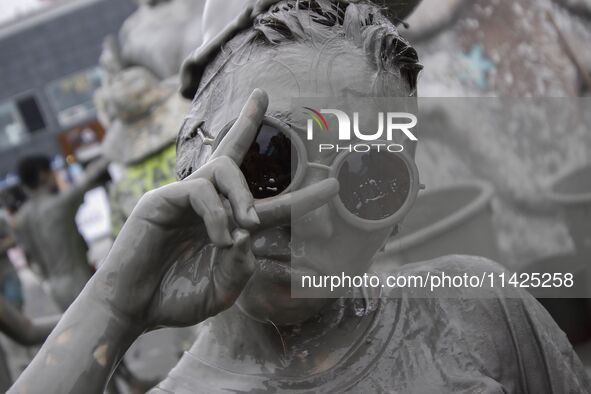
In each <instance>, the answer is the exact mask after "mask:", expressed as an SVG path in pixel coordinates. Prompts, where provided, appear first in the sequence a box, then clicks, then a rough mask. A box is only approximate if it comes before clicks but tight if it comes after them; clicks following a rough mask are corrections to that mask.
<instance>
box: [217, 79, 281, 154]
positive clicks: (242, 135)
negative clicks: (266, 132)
mask: <svg viewBox="0 0 591 394" xmlns="http://www.w3.org/2000/svg"><path fill="white" fill-rule="evenodd" d="M268 105H269V97H268V96H267V93H266V92H265V91H264V90H261V89H255V90H254V91H253V92H252V93H251V95H250V97H249V98H248V100H247V101H246V104H244V107H242V111H240V116H238V119H237V120H236V123H234V125H233V126H232V127H231V128H230V130H229V131H228V134H226V135H225V137H224V139H223V140H222V141H221V142H220V144H219V146H218V147H217V149H216V150H215V151H214V152H213V154H212V156H211V157H212V159H214V158H216V157H219V156H228V157H229V158H230V159H232V160H233V161H234V162H235V163H236V164H238V165H240V164H241V163H242V159H244V156H245V155H246V153H247V152H248V149H249V148H250V146H251V145H252V143H253V141H254V139H255V137H256V135H257V132H258V130H259V127H260V126H261V123H262V121H263V117H264V116H265V112H266V111H267V106H268Z"/></svg>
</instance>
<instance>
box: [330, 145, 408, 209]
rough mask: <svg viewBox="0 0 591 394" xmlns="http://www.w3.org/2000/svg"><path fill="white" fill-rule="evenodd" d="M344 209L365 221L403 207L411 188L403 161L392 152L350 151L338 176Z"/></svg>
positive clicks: (406, 167)
mask: <svg viewBox="0 0 591 394" xmlns="http://www.w3.org/2000/svg"><path fill="white" fill-rule="evenodd" d="M337 178H338V181H339V184H340V189H339V197H340V199H341V201H342V202H343V205H344V206H345V208H346V209H347V210H348V211H349V212H351V213H352V214H353V215H355V216H357V217H360V218H362V219H365V220H382V219H386V218H388V217H390V216H392V215H393V214H395V213H396V212H398V211H399V210H400V208H402V206H403V205H404V203H405V202H406V200H407V198H408V195H409V194H410V188H411V174H410V171H409V169H408V166H407V165H406V162H405V161H404V160H402V159H401V158H400V157H398V156H397V155H396V154H394V153H387V152H383V151H382V152H378V151H376V150H372V151H369V152H366V153H351V154H348V155H347V156H346V157H345V159H344V160H343V162H342V164H341V167H340V169H339V171H338V175H337Z"/></svg>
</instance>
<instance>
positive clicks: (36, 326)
mask: <svg viewBox="0 0 591 394" xmlns="http://www.w3.org/2000/svg"><path fill="white" fill-rule="evenodd" d="M59 318H60V316H50V317H46V318H40V319H34V320H31V319H29V318H27V317H26V316H25V315H23V314H22V313H21V312H20V311H19V310H17V309H16V308H14V307H13V306H12V305H10V304H9V303H7V302H6V301H5V300H4V299H3V298H1V297H0V331H2V333H3V334H5V335H7V336H8V337H10V338H11V339H13V340H14V341H16V342H18V343H20V344H21V345H25V346H33V345H39V344H41V343H43V341H45V339H46V338H47V337H48V336H49V333H50V332H51V330H53V328H54V327H55V326H56V324H57V322H58V321H59Z"/></svg>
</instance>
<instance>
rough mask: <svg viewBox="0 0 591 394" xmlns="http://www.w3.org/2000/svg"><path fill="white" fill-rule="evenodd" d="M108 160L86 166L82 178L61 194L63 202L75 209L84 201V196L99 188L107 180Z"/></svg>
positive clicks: (102, 159) (100, 160) (97, 161)
mask: <svg viewBox="0 0 591 394" xmlns="http://www.w3.org/2000/svg"><path fill="white" fill-rule="evenodd" d="M108 167H109V160H107V159H105V158H101V159H98V160H96V161H94V162H92V163H90V164H89V165H88V167H87V168H86V171H85V173H84V177H83V178H82V179H81V180H80V181H78V182H76V183H75V184H73V185H72V186H71V187H70V188H69V189H68V190H67V191H65V192H64V193H62V194H61V197H62V198H63V201H65V202H67V203H68V204H69V205H72V206H75V207H76V208H77V207H78V206H79V205H80V204H82V202H83V201H84V194H85V193H86V192H87V191H89V190H91V189H94V188H95V187H98V186H100V184H101V183H102V182H103V181H104V180H106V179H107V175H108V171H107V170H108Z"/></svg>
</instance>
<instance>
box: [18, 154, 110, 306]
mask: <svg viewBox="0 0 591 394" xmlns="http://www.w3.org/2000/svg"><path fill="white" fill-rule="evenodd" d="M107 165H108V162H107V161H106V160H103V159H100V160H97V161H96V162H93V163H90V164H89V166H88V168H87V170H86V173H85V175H84V177H83V178H82V179H81V180H80V181H78V182H76V183H75V184H73V185H72V186H70V187H69V188H68V189H67V190H65V191H60V190H59V188H58V184H57V181H56V178H55V174H54V172H53V170H52V168H51V161H50V160H49V158H48V157H46V156H44V155H33V156H27V157H23V158H22V159H21V160H20V161H19V163H18V175H19V178H20V181H21V185H22V188H23V190H24V191H25V193H26V195H27V198H28V200H27V202H26V203H25V204H23V206H22V207H21V208H20V210H19V211H18V213H17V214H16V217H15V232H16V236H17V239H18V241H19V243H20V245H21V246H22V247H23V249H24V250H25V252H26V254H27V257H28V258H29V261H31V262H33V263H34V264H37V265H38V267H39V268H40V271H41V273H42V275H43V276H44V277H45V279H47V280H48V282H49V285H50V289H51V295H52V297H53V298H54V300H55V301H56V303H57V305H58V306H59V307H60V308H61V310H62V311H65V310H66V309H67V308H68V306H70V304H71V303H72V302H73V301H74V300H75V299H76V297H77V296H78V294H79V293H80V291H82V289H83V288H84V286H85V285H86V282H87V281H88V280H89V279H90V277H91V276H92V274H93V272H94V270H93V268H92V267H91V265H90V264H89V262H88V257H87V252H88V246H87V244H86V241H85V240H84V238H83V237H82V235H81V234H80V231H79V230H78V225H77V224H76V213H77V212H78V209H79V208H80V206H81V205H82V203H83V202H84V194H85V193H86V192H87V191H89V190H91V189H93V188H95V187H97V186H99V185H100V184H101V183H102V182H104V181H105V180H106V179H107V177H108V175H107Z"/></svg>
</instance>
